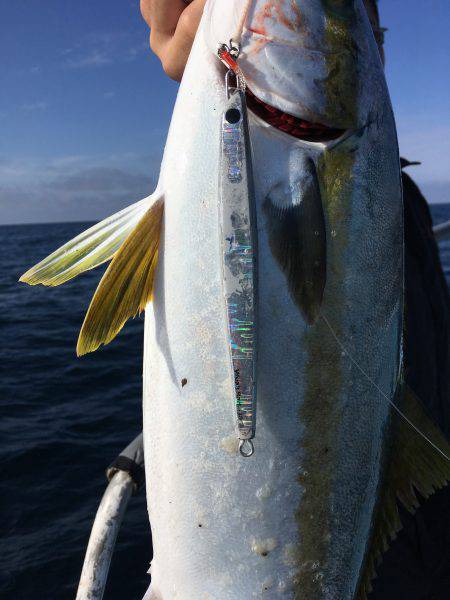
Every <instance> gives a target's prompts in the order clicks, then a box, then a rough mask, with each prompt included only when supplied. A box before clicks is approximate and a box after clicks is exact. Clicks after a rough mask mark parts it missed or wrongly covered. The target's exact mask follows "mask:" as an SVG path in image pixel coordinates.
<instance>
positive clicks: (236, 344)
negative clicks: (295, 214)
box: [219, 90, 257, 440]
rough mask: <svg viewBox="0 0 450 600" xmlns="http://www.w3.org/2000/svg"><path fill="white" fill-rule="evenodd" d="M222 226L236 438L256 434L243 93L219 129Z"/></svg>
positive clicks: (253, 278) (233, 99) (250, 192)
mask: <svg viewBox="0 0 450 600" xmlns="http://www.w3.org/2000/svg"><path fill="white" fill-rule="evenodd" d="M219 177H220V182H219V184H220V207H219V212H220V215H219V216H220V223H221V243H222V252H223V292H224V295H225V303H226V312H227V321H228V330H229V338H230V358H231V369H232V371H231V372H232V377H233V390H234V400H235V403H236V415H237V434H238V437H239V439H241V440H250V439H252V438H253V437H254V435H255V419H256V376H255V373H256V292H257V289H256V288H257V268H256V257H257V251H256V223H255V221H256V216H255V210H254V186H253V175H252V167H251V153H250V140H249V135H248V124H247V116H246V108H245V96H244V94H243V92H242V91H240V90H236V91H234V92H233V93H232V95H231V96H230V98H229V101H228V102H227V105H226V107H225V111H224V114H223V118H222V127H221V161H220V176H219Z"/></svg>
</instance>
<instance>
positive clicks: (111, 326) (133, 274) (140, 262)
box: [77, 198, 164, 356]
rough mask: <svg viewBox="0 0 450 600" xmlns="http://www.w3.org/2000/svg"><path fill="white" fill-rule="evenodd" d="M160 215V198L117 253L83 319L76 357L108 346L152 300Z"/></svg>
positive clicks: (161, 204) (162, 208)
mask: <svg viewBox="0 0 450 600" xmlns="http://www.w3.org/2000/svg"><path fill="white" fill-rule="evenodd" d="M163 211H164V200H163V198H159V199H158V200H157V201H156V202H155V203H154V204H153V205H152V206H151V207H150V208H149V209H148V211H147V212H146V213H145V215H144V216H143V217H142V218H141V220H140V221H139V223H138V224H137V225H136V227H135V228H134V230H133V231H132V232H131V233H130V234H129V236H128V237H127V239H126V240H125V241H124V243H123V245H122V246H121V248H120V249H119V250H118V251H117V252H116V254H115V256H114V258H113V260H112V261H111V264H110V265H109V267H108V269H107V270H106V272H105V274H104V275H103V277H102V280H101V281H100V283H99V285H98V288H97V290H96V292H95V294H94V297H93V298H92V301H91V304H90V306H89V309H88V312H87V314H86V317H85V319H84V323H83V326H82V328H81V331H80V337H79V338H78V344H77V354H78V356H81V355H82V354H86V353H87V352H93V351H94V350H97V348H98V347H99V346H100V345H101V344H108V343H109V342H110V341H111V340H112V339H114V338H115V336H116V335H117V334H118V333H119V331H120V330H121V329H122V327H123V326H124V324H125V322H126V321H127V320H128V319H129V318H130V317H135V316H136V314H137V313H140V312H141V311H142V310H144V308H145V306H146V304H147V303H148V302H149V300H150V299H151V296H152V289H153V279H154V275H155V269H156V265H157V262H158V246H159V237H160V229H161V221H162V216H163Z"/></svg>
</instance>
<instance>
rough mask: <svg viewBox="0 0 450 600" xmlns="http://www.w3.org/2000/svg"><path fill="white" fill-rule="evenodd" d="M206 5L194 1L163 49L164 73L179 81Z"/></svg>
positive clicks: (204, 1) (202, 0)
mask: <svg viewBox="0 0 450 600" xmlns="http://www.w3.org/2000/svg"><path fill="white" fill-rule="evenodd" d="M205 3H206V0H194V2H192V4H191V5H190V6H189V7H188V8H186V9H185V10H184V11H183V13H182V14H181V16H180V19H179V21H178V24H177V28H176V30H175V33H174V35H173V37H172V39H171V40H170V41H169V42H168V43H166V44H165V46H164V48H163V52H162V56H161V60H162V63H163V68H164V71H165V72H166V73H167V75H169V77H171V78H172V79H175V80H177V81H180V79H181V77H182V75H183V71H184V67H185V66H186V62H187V60H188V58H189V54H190V52H191V48H192V44H193V42H194V38H195V34H196V33H197V29H198V25H199V23H200V19H201V17H202V13H203V8H204V6H205Z"/></svg>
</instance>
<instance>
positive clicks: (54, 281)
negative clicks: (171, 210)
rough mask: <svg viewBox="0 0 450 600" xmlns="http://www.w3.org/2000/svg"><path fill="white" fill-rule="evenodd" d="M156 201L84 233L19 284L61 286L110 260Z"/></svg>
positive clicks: (148, 200) (142, 202) (146, 200)
mask: <svg viewBox="0 0 450 600" xmlns="http://www.w3.org/2000/svg"><path fill="white" fill-rule="evenodd" d="M153 199H154V195H153V196H148V197H147V198H144V199H143V200H140V201H139V202H136V203H135V204H132V205H131V206H128V207H127V208H124V209H123V210H121V211H120V212H118V213H116V214H114V215H112V216H111V217H108V218H107V219H104V220H103V221H101V222H100V223H97V224H96V225H94V226H93V227H90V228H89V229H87V230H86V231H83V232H82V233H80V235H77V236H76V237H75V238H73V239H72V240H70V241H69V242H67V243H66V244H64V245H63V246H61V248H58V249H57V250H55V252H52V254H50V255H49V256H47V258H44V260H41V262H39V263H38V264H37V265H35V266H34V267H31V269H29V270H28V271H27V272H26V273H24V274H23V275H22V277H21V278H20V279H19V281H22V282H23V283H28V284H29V285H37V284H42V285H49V286H57V285H61V284H62V283H65V282H66V281H69V280H70V279H73V278H74V277H76V276H77V275H79V274H80V273H83V272H84V271H89V270H90V269H94V268H95V267H98V266H99V265H101V264H103V263H104V262H106V261H108V260H110V259H111V258H112V257H113V255H114V254H115V253H116V251H117V250H118V249H119V248H120V246H121V245H122V244H123V242H124V240H125V239H126V237H127V236H128V234H129V233H130V231H132V230H133V229H134V227H136V224H137V223H138V222H139V220H140V219H141V217H142V215H143V214H144V213H145V211H146V210H147V209H148V207H149V206H150V205H151V203H152V200H153Z"/></svg>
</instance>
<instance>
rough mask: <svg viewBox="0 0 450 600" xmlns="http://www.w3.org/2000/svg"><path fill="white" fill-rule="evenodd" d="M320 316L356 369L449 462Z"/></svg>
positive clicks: (443, 453) (325, 319)
mask: <svg viewBox="0 0 450 600" xmlns="http://www.w3.org/2000/svg"><path fill="white" fill-rule="evenodd" d="M320 316H321V318H322V319H323V320H324V322H325V324H326V325H327V327H328V329H329V330H330V331H331V335H332V336H333V337H334V339H335V340H336V342H337V344H338V346H339V347H340V348H341V350H342V351H343V352H344V354H345V355H346V356H348V358H349V359H350V361H351V362H352V363H353V364H354V365H355V367H356V368H357V369H358V371H360V373H362V374H363V375H364V377H366V379H367V380H368V381H369V382H370V383H371V384H372V385H373V386H374V387H375V389H377V390H378V392H379V393H380V394H381V395H382V396H383V397H384V398H386V400H387V401H388V402H389V404H390V405H391V406H392V407H393V408H394V409H395V410H396V411H397V413H398V414H399V415H400V416H401V417H402V418H403V419H404V420H405V421H406V422H407V423H408V425H410V427H412V428H413V429H414V431H416V433H418V434H419V435H420V436H421V437H422V438H423V439H424V440H425V441H426V442H428V443H429V444H430V446H432V447H433V448H434V449H435V450H436V451H437V452H439V454H440V455H441V456H443V458H445V460H447V461H449V462H450V456H447V454H445V452H444V451H443V450H441V449H440V448H439V447H438V446H436V444H434V443H433V442H432V441H431V440H430V438H429V437H428V436H427V435H425V433H423V432H422V431H420V429H419V428H418V427H417V426H416V425H414V423H413V422H412V421H411V420H410V419H409V418H408V417H407V416H406V415H405V413H404V412H403V411H402V410H401V409H400V408H399V407H398V406H397V405H396V404H395V403H394V402H393V401H392V400H391V399H390V398H389V396H387V394H385V393H384V392H383V390H382V389H381V388H380V387H379V386H378V385H377V383H376V382H375V381H374V380H373V379H372V378H371V377H370V375H369V374H368V373H366V372H365V371H364V369H363V368H362V367H361V366H360V365H359V364H358V363H357V362H356V360H355V359H354V358H353V357H352V356H351V354H350V353H349V352H348V351H347V350H346V348H345V346H344V345H343V343H342V342H341V341H340V339H339V338H338V336H337V335H336V333H335V331H334V329H333V327H332V326H331V324H330V322H329V321H328V319H327V318H326V317H325V316H324V315H320Z"/></svg>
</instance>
